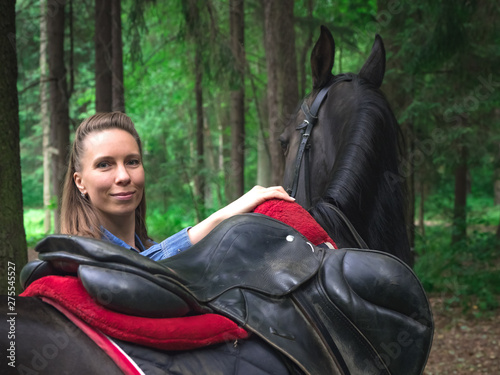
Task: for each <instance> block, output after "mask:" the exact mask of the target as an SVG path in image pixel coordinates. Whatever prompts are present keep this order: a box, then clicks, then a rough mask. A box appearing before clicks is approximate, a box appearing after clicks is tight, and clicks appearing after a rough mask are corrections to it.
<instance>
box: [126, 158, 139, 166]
mask: <svg viewBox="0 0 500 375" xmlns="http://www.w3.org/2000/svg"><path fill="white" fill-rule="evenodd" d="M127 164H128V165H139V164H141V161H140V160H139V159H132V160H130V161H129V162H128V163H127Z"/></svg>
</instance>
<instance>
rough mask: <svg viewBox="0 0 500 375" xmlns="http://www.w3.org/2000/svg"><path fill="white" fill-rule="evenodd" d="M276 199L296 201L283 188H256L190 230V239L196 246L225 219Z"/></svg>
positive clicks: (250, 210)
mask: <svg viewBox="0 0 500 375" xmlns="http://www.w3.org/2000/svg"><path fill="white" fill-rule="evenodd" d="M274 198H276V199H283V200H286V201H289V202H293V201H294V200H295V199H294V198H292V197H290V196H289V195H288V194H287V192H286V191H285V189H283V188H282V187H281V186H272V187H269V188H264V187H262V186H254V187H253V188H252V190H250V191H249V192H248V193H246V194H245V195H243V196H241V197H240V198H238V199H237V200H235V201H234V202H232V203H230V204H228V205H227V206H226V207H224V208H221V209H220V210H219V211H217V212H215V213H213V214H212V215H210V216H209V217H207V218H206V219H205V220H203V221H202V222H201V223H199V224H197V225H195V226H194V227H192V228H190V229H189V230H188V236H189V239H190V240H191V242H192V244H193V245H194V244H195V243H197V242H198V241H200V240H201V239H202V238H203V237H205V236H206V235H207V234H208V233H209V232H210V231H211V230H212V229H214V228H215V227H216V226H217V225H218V224H220V223H221V222H222V221H224V220H225V219H228V218H230V217H231V216H234V215H238V214H244V213H247V212H252V211H253V210H254V209H255V207H257V206H258V205H260V204H262V203H264V202H265V201H267V200H269V199H274Z"/></svg>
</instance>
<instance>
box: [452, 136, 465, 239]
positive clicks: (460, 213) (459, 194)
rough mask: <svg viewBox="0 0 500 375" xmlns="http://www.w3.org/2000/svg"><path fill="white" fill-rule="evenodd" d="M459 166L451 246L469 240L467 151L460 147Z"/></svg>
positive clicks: (456, 178)
mask: <svg viewBox="0 0 500 375" xmlns="http://www.w3.org/2000/svg"><path fill="white" fill-rule="evenodd" d="M459 157H460V160H459V164H458V165H457V167H456V168H455V203H454V207H453V230H452V238H451V244H452V245H456V244H460V243H464V242H465V240H466V238H467V212H466V204H467V150H466V148H465V146H460V150H459Z"/></svg>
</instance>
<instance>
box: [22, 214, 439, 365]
mask: <svg viewBox="0 0 500 375" xmlns="http://www.w3.org/2000/svg"><path fill="white" fill-rule="evenodd" d="M37 251H38V252H39V253H40V255H39V257H40V259H41V261H39V262H38V263H37V264H36V265H35V267H33V266H30V267H28V268H27V269H26V271H25V272H24V270H23V275H22V281H23V283H24V286H27V284H29V283H30V282H31V281H33V280H34V279H36V278H37V275H36V274H37V270H41V271H40V274H41V276H44V275H46V274H47V272H49V271H47V270H55V271H57V272H59V273H74V274H76V273H78V275H79V277H80V279H81V281H82V283H83V285H84V286H85V288H86V289H87V291H88V292H89V294H90V295H92V296H93V297H94V299H96V300H97V301H101V302H102V303H103V304H105V305H106V307H108V308H110V309H115V310H118V311H120V312H124V313H128V314H133V315H152V316H181V315H186V314H192V313H201V312H217V313H220V314H222V315H225V316H228V317H230V318H231V319H233V320H235V321H237V322H238V323H239V324H241V325H242V326H243V327H244V328H246V329H247V330H249V331H251V332H254V333H255V334H257V335H258V336H260V337H261V338H262V339H264V340H265V341H266V342H268V343H269V344H271V345H272V346H273V347H275V348H277V349H278V350H280V351H281V352H282V353H284V354H285V355H286V356H287V357H288V358H290V359H291V360H292V361H294V362H295V363H296V364H297V366H299V367H300V368H301V369H302V370H303V371H304V372H305V373H306V374H421V373H422V372H423V369H424V367H425V363H426V361H427V357H428V354H429V351H430V346H431V342H432V335H433V320H432V314H431V311H430V307H429V303H428V300H427V297H426V295H425V292H424V291H423V288H422V286H421V284H420V282H419V281H418V279H417V277H416V276H415V275H414V273H413V272H412V270H411V269H410V268H408V267H407V266H406V265H405V264H404V263H402V262H401V261H399V260H398V259H396V258H395V257H392V256H390V255H387V254H385V253H381V252H378V251H372V250H358V249H355V250H354V249H340V250H330V249H326V248H322V247H321V246H314V245H312V244H311V243H310V242H309V241H307V239H306V238H304V237H303V236H302V235H301V234H300V233H299V232H297V231H295V230H294V229H293V228H291V227H289V226H288V225H286V224H283V223H281V222H279V221H277V220H274V219H272V218H269V217H267V216H263V215H259V214H245V215H239V216H235V217H233V218H230V219H228V220H226V221H225V222H223V223H222V224H221V225H219V226H218V227H217V228H216V229H214V230H213V231H212V232H211V233H210V234H209V235H208V236H207V237H205V238H204V239H203V240H202V241H200V242H199V243H198V244H196V245H194V246H193V247H192V248H190V249H189V250H187V251H185V252H182V253H180V254H178V255H176V256H174V257H172V258H168V259H165V260H163V261H160V262H154V261H151V260H150V259H147V258H145V257H143V256H141V255H140V254H137V253H134V252H133V251H127V250H124V249H123V248H120V247H117V246H114V245H112V244H109V243H106V242H102V241H98V240H92V239H88V238H81V237H74V236H51V237H48V238H46V239H45V240H43V241H41V242H40V244H39V245H38V246H37ZM44 262H48V263H49V264H50V266H48V265H42V264H43V263H44ZM33 269H34V271H33ZM103 296H106V297H105V298H104V297H103Z"/></svg>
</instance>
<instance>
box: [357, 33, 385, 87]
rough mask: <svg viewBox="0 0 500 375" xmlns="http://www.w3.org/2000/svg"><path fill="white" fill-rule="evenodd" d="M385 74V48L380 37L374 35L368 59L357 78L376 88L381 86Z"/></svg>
mask: <svg viewBox="0 0 500 375" xmlns="http://www.w3.org/2000/svg"><path fill="white" fill-rule="evenodd" d="M384 74H385V48H384V42H383V41H382V38H381V37H380V35H378V34H377V35H375V42H374V43H373V47H372V51H371V53H370V57H368V60H366V62H365V65H363V67H362V68H361V70H360V71H359V76H360V77H362V78H364V79H366V80H367V81H370V82H371V83H373V84H374V85H375V86H376V87H377V88H378V87H380V85H382V81H383V80H384Z"/></svg>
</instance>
